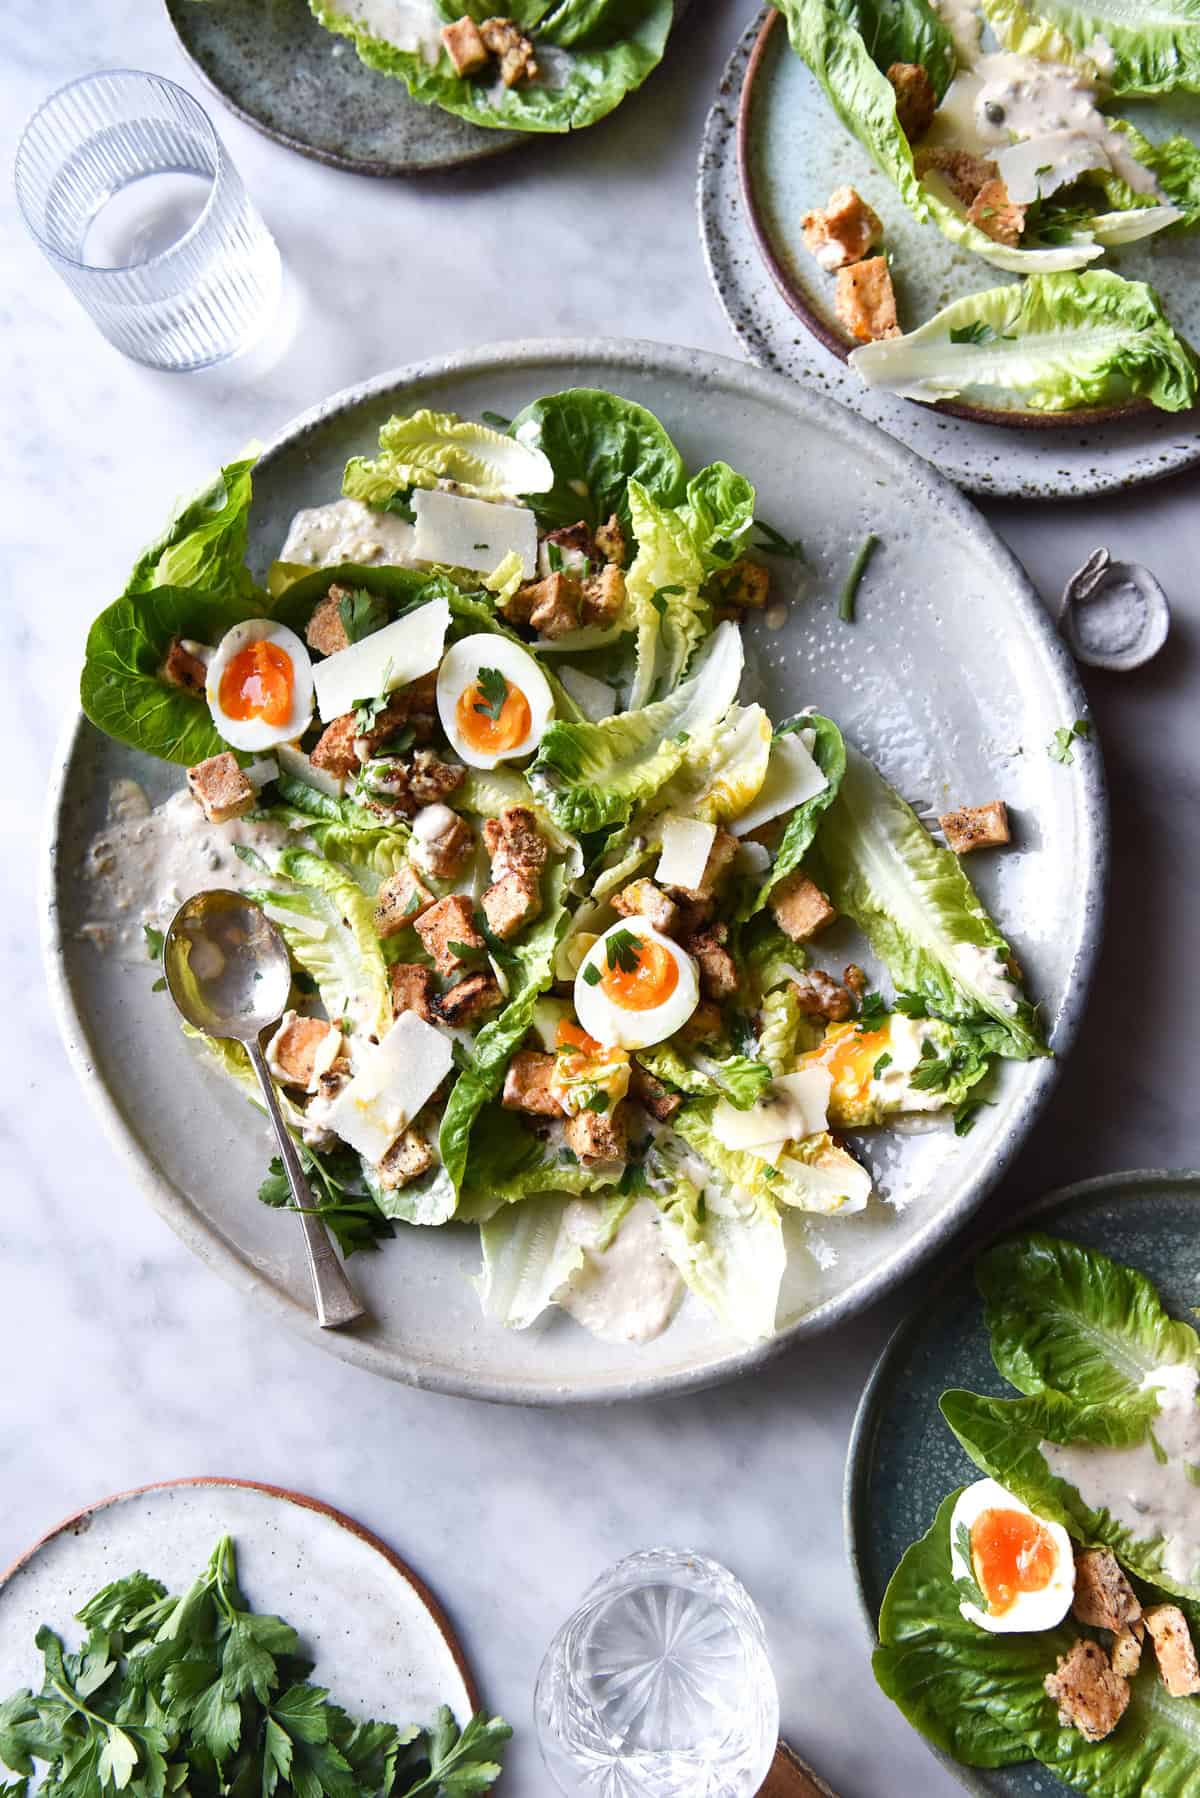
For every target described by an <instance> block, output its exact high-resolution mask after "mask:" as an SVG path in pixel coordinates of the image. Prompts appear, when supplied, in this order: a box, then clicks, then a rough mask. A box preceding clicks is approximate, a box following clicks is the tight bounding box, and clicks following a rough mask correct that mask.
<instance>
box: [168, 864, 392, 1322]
mask: <svg viewBox="0 0 1200 1798" xmlns="http://www.w3.org/2000/svg"><path fill="white" fill-rule="evenodd" d="M163 973H164V974H165V975H166V980H167V989H168V991H169V992H170V995H171V997H172V999H174V1001H175V1003H176V1005H177V1006H178V1007H179V1009H180V1011H181V1012H182V1013H183V1015H184V1017H185V1018H186V1019H187V1021H188V1023H189V1024H194V1025H195V1027H196V1029H197V1030H202V1031H203V1032H204V1034H205V1036H221V1037H230V1038H232V1039H233V1041H234V1042H238V1043H241V1044H242V1045H243V1047H244V1048H245V1051H246V1053H247V1055H248V1056H249V1057H250V1065H251V1067H252V1068H253V1069H254V1072H255V1073H256V1074H257V1075H258V1083H259V1085H260V1086H261V1087H262V1094H263V1100H264V1103H265V1105H266V1108H267V1116H268V1117H269V1118H270V1120H271V1124H272V1126H273V1128H274V1131H275V1140H276V1142H277V1143H278V1144H279V1154H280V1158H281V1160H282V1161H283V1165H284V1168H285V1169H286V1171H287V1177H288V1184H289V1186H290V1187H291V1189H292V1198H293V1199H294V1200H295V1202H296V1206H297V1209H298V1211H299V1214H300V1224H301V1227H302V1229H303V1231H304V1247H305V1250H306V1252H307V1255H308V1271H309V1273H310V1274H311V1275H312V1284H313V1297H314V1299H315V1300H316V1306H317V1322H318V1323H319V1324H320V1325H321V1328H322V1329H323V1330H336V1329H338V1328H339V1327H340V1326H341V1325H342V1324H348V1323H353V1321H354V1319H355V1318H356V1317H362V1316H363V1307H362V1305H361V1304H360V1303H359V1301H358V1298H357V1296H356V1294H355V1292H354V1288H353V1287H352V1286H351V1284H350V1282H349V1280H348V1279H347V1278H346V1274H345V1270H344V1269H343V1267H342V1264H341V1262H340V1261H339V1260H338V1257H337V1254H336V1252H335V1250H334V1247H333V1244H332V1243H331V1242H330V1240H329V1235H328V1232H327V1231H326V1229H325V1226H324V1224H323V1223H322V1222H321V1219H320V1217H319V1215H318V1214H317V1209H316V1205H315V1203H314V1200H313V1196H312V1193H311V1192H310V1191H309V1187H308V1182H307V1180H306V1179H305V1178H304V1170H303V1168H302V1167H301V1165H300V1157H299V1155H298V1154H297V1152H296V1145H295V1143H294V1142H293V1141H292V1138H291V1135H290V1133H289V1131H288V1128H287V1125H286V1124H285V1123H284V1121H283V1117H282V1115H281V1113H280V1110H279V1100H278V1098H277V1097H276V1094H275V1087H274V1085H273V1083H272V1080H271V1076H270V1073H269V1072H268V1070H267V1063H266V1059H265V1057H264V1055H263V1052H262V1047H261V1044H260V1043H259V1040H258V1039H259V1037H260V1036H261V1035H262V1033H263V1031H264V1030H265V1029H266V1028H267V1026H268V1025H269V1024H276V1023H278V1022H279V1019H280V1018H281V1017H282V1016H283V1013H284V1011H285V1009H286V1007H287V1002H288V993H289V992H290V990H291V985H292V967H291V962H290V960H289V958H288V952H287V945H286V943H285V942H284V940H283V938H282V937H281V936H280V934H279V932H278V931H277V930H276V928H275V926H274V924H272V922H271V920H270V919H269V918H268V917H267V916H266V914H265V913H264V912H263V911H262V910H261V908H260V907H259V906H257V905H255V904H254V902H253V901H252V900H250V899H246V898H244V897H243V895H242V894H241V893H229V892H226V891H224V890H223V889H221V888H214V889H212V890H211V891H209V892H206V893H197V894H196V895H195V896H194V897H193V898H191V899H188V900H186V901H185V902H184V904H183V905H181V906H180V908H179V910H178V911H177V912H176V913H175V916H174V917H173V918H172V920H171V927H170V929H169V930H168V931H167V935H166V940H165V941H164V943H163Z"/></svg>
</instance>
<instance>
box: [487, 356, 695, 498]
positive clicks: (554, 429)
mask: <svg viewBox="0 0 1200 1798" xmlns="http://www.w3.org/2000/svg"><path fill="white" fill-rule="evenodd" d="M509 431H510V433H511V434H512V436H514V437H516V438H517V439H518V441H519V442H521V443H523V444H525V445H526V446H527V447H528V448H529V449H533V450H539V451H541V452H542V453H543V454H544V455H546V456H548V457H549V459H550V465H551V467H552V468H553V470H554V485H553V486H552V487H551V488H549V489H548V490H547V491H541V492H536V493H534V492H531V493H529V494H528V495H527V496H526V497H527V501H528V504H529V505H531V506H532V507H533V509H534V511H535V512H536V513H537V515H538V522H539V523H540V524H541V525H542V526H543V527H544V528H545V529H547V530H553V529H557V528H559V527H560V526H563V525H571V524H575V523H577V522H578V520H580V519H583V521H584V522H585V523H586V524H589V525H591V526H593V528H594V527H595V526H597V525H601V524H603V523H604V522H605V521H606V519H608V518H609V517H611V515H612V514H613V513H614V512H615V513H616V514H617V516H618V518H619V519H620V520H621V524H622V528H623V529H624V530H625V532H626V534H628V533H629V532H630V530H631V528H632V527H631V524H630V518H629V503H628V500H627V498H626V493H625V489H626V484H627V483H628V482H629V481H630V480H631V479H633V480H637V481H639V482H640V483H641V485H642V487H643V488H644V490H645V491H646V492H647V493H648V494H649V495H650V497H651V498H652V499H653V500H654V501H655V502H656V503H657V504H658V505H660V506H675V505H678V504H679V502H680V501H681V500H682V499H683V497H684V491H685V481H684V472H683V463H682V461H681V460H680V456H679V451H678V450H677V449H676V448H675V445H674V444H673V443H672V442H671V439H670V438H669V437H668V435H667V433H666V431H665V430H664V429H663V427H662V425H661V424H660V423H659V422H658V420H657V418H655V416H654V414H653V413H652V412H647V410H646V408H645V407H644V406H639V405H637V404H636V402H635V401H633V400H625V399H621V398H620V396H619V395H618V394H615V393H604V392H602V391H601V390H600V389H599V388H595V387H569V388H567V389H566V390H565V391H564V392H562V393H551V394H548V395H547V396H546V398H545V399H540V400H534V401H533V403H532V405H529V406H526V407H525V409H524V411H523V412H519V413H518V414H517V416H516V417H515V418H514V419H513V421H512V424H511V425H510V426H509Z"/></svg>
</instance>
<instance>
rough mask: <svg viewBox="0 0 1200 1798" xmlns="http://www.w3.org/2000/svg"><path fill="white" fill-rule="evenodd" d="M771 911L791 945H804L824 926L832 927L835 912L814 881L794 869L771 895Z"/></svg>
mask: <svg viewBox="0 0 1200 1798" xmlns="http://www.w3.org/2000/svg"><path fill="white" fill-rule="evenodd" d="M771 912H772V915H773V916H774V919H775V922H776V923H777V924H778V926H779V928H780V930H782V931H783V932H784V934H785V936H790V937H791V939H792V941H793V942H794V943H806V942H807V941H808V939H809V937H811V936H815V935H816V934H817V932H818V930H824V928H825V926H826V924H832V923H833V920H834V919H835V918H836V917H837V911H836V910H835V908H834V907H833V906H832V905H830V903H829V900H828V899H827V898H826V896H825V894H824V893H823V892H822V891H821V889H820V887H819V886H818V885H817V883H816V882H815V881H814V880H810V879H809V878H808V875H807V874H805V873H804V872H803V871H802V870H801V869H799V868H797V869H796V870H795V872H794V873H792V874H788V875H787V876H786V877H785V878H784V879H783V880H781V881H780V883H779V885H778V886H777V887H776V888H775V891H774V892H773V893H772V895H771Z"/></svg>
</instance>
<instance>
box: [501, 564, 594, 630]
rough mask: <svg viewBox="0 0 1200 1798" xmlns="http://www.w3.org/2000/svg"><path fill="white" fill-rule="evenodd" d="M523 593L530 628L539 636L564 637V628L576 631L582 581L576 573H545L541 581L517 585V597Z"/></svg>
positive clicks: (579, 611) (581, 605)
mask: <svg viewBox="0 0 1200 1798" xmlns="http://www.w3.org/2000/svg"><path fill="white" fill-rule="evenodd" d="M525 593H527V594H528V601H529V603H528V608H527V615H528V620H529V624H530V627H531V629H533V630H535V631H537V632H539V633H540V635H541V636H543V637H565V636H566V635H567V632H568V631H573V630H578V628H579V620H580V617H581V615H582V609H583V583H582V581H581V580H580V579H579V577H578V575H574V574H548V575H547V576H546V578H545V580H541V581H533V582H531V583H530V584H529V586H528V587H522V588H519V589H518V593H517V597H518V599H520V596H521V595H522V594H525ZM522 609H525V607H524V603H523V602H522ZM510 616H512V614H511V613H510Z"/></svg>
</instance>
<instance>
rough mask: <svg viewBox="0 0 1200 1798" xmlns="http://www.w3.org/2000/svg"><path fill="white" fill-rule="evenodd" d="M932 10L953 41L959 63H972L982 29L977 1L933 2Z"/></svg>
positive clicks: (935, 0) (976, 54)
mask: <svg viewBox="0 0 1200 1798" xmlns="http://www.w3.org/2000/svg"><path fill="white" fill-rule="evenodd" d="M934 10H935V11H936V12H937V14H938V17H939V18H940V19H941V21H942V24H943V25H944V26H945V27H946V30H947V31H948V32H949V33H950V36H951V38H952V39H953V40H954V48H955V51H956V53H957V56H958V60H959V62H960V63H972V62H974V61H975V58H976V57H977V56H978V54H979V34H980V32H981V30H982V28H983V18H982V16H981V14H980V11H979V7H978V4H977V0H934Z"/></svg>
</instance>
